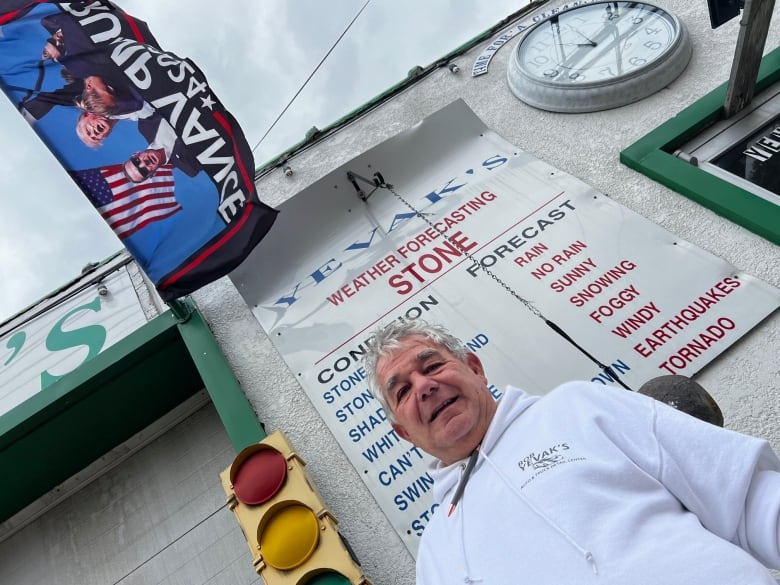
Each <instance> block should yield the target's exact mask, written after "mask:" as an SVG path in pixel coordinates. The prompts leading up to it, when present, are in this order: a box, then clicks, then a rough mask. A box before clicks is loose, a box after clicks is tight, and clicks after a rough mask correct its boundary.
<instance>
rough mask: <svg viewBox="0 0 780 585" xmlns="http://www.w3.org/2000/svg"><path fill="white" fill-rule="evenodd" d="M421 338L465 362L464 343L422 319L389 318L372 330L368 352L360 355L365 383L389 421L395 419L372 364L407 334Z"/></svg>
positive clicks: (391, 349) (441, 328)
mask: <svg viewBox="0 0 780 585" xmlns="http://www.w3.org/2000/svg"><path fill="white" fill-rule="evenodd" d="M412 336H417V337H423V338H425V339H427V340H429V341H432V342H433V343H435V344H437V345H440V346H442V347H444V348H445V349H447V350H448V351H449V352H450V353H451V354H452V355H453V356H455V357H456V358H457V359H459V360H461V361H466V354H467V351H466V346H465V345H464V344H463V342H462V341H461V340H460V339H458V338H457V337H455V336H454V335H452V333H450V332H449V331H447V329H446V328H445V327H443V326H442V325H436V324H433V323H428V322H426V321H424V320H422V319H415V320H411V321H391V322H390V323H388V324H387V325H384V326H383V327H380V328H378V329H377V330H376V331H374V332H373V334H372V337H371V341H370V343H369V347H368V351H366V353H365V355H364V356H363V367H364V368H365V370H366V375H367V376H368V383H369V387H370V388H371V390H372V391H373V392H374V396H375V397H376V399H377V400H378V401H379V403H380V404H381V405H382V408H384V409H385V413H386V414H387V418H388V419H389V420H390V421H393V420H395V417H394V415H393V411H392V410H391V409H390V407H389V405H388V403H387V396H385V389H384V388H383V387H380V385H379V381H378V380H377V375H376V366H377V363H378V362H379V360H380V359H381V358H383V357H386V356H388V355H389V354H391V353H392V352H393V351H395V350H396V349H398V348H400V347H401V345H402V344H401V342H402V341H403V340H404V339H406V338H407V337H412Z"/></svg>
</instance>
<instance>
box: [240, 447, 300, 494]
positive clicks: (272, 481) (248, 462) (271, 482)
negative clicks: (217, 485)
mask: <svg viewBox="0 0 780 585" xmlns="http://www.w3.org/2000/svg"><path fill="white" fill-rule="evenodd" d="M286 478H287V460H286V459H285V458H284V455H282V454H281V453H279V451H277V450H276V449H271V448H267V447H263V448H257V447H255V448H253V450H251V451H247V452H246V454H245V457H244V458H242V459H241V460H240V461H239V465H238V466H237V468H236V470H235V473H234V477H233V491H234V492H235V494H236V498H238V501H239V502H242V503H244V504H247V505H249V506H257V505H258V504H262V503H263V502H267V501H268V500H270V499H271V498H272V497H274V496H275V495H276V493H277V492H278V491H279V490H280V489H281V487H282V485H284V480H285V479H286Z"/></svg>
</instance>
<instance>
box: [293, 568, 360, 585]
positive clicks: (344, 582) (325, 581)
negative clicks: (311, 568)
mask: <svg viewBox="0 0 780 585" xmlns="http://www.w3.org/2000/svg"><path fill="white" fill-rule="evenodd" d="M301 585H351V584H350V581H349V579H347V578H346V577H345V576H344V575H342V574H341V573H334V572H333V571H327V572H325V573H318V574H316V575H314V576H313V577H312V578H311V579H309V580H307V581H304V582H303V583H302V584H301Z"/></svg>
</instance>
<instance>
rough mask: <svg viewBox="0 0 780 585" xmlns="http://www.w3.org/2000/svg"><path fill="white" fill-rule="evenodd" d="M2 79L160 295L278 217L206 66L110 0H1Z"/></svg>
mask: <svg viewBox="0 0 780 585" xmlns="http://www.w3.org/2000/svg"><path fill="white" fill-rule="evenodd" d="M0 86H1V87H2V89H3V92H4V93H5V94H6V95H7V96H8V98H9V99H10V100H11V102H12V103H13V104H14V106H15V107H16V108H17V109H18V110H19V112H20V114H21V115H22V116H24V118H25V119H26V120H27V121H28V122H29V123H30V125H31V126H32V128H33V130H34V131H35V132H36V133H37V134H38V136H39V137H40V138H41V140H43V142H44V143H45V144H46V145H47V146H48V148H49V150H51V152H52V153H53V154H54V156H55V157H56V158H57V160H59V162H60V163H61V164H62V166H63V167H64V168H65V169H66V170H67V171H68V173H69V174H70V176H71V177H72V178H73V180H74V182H75V183H76V185H78V187H79V188H80V189H81V191H83V193H84V194H85V195H86V197H87V199H88V200H89V201H90V202H91V203H92V205H93V206H94V207H95V208H96V209H97V210H98V212H99V213H100V214H101V215H102V217H103V218H104V220H105V221H106V222H107V223H108V225H109V226H110V227H111V229H112V230H113V231H114V232H115V233H116V234H117V236H118V237H119V238H120V239H121V240H122V242H123V244H124V245H125V246H126V247H127V249H128V250H129V251H130V253H131V254H132V255H133V256H134V257H135V258H136V260H137V261H138V263H139V264H140V265H141V267H142V268H143V269H144V271H145V272H146V273H147V275H148V276H149V278H151V280H152V281H153V282H154V283H155V286H156V287H157V290H158V291H159V292H160V295H161V296H162V298H163V299H164V300H166V301H169V300H172V299H175V298H177V297H180V296H182V295H185V294H188V293H190V292H192V291H194V290H197V289H198V288H200V287H201V286H203V285H205V284H208V283H209V282H212V281H213V280H216V279H217V278H219V277H221V276H224V275H225V274H227V273H228V272H230V271H231V270H232V269H233V268H235V267H236V266H238V265H239V264H240V263H241V261H242V260H243V259H244V258H245V257H246V256H247V254H249V252H251V250H252V249H253V248H254V247H255V246H256V245H257V243H258V242H259V241H260V240H261V239H262V238H263V237H264V236H265V234H266V233H267V232H268V230H269V229H270V228H271V226H272V225H273V223H274V220H275V219H276V214H277V211H276V210H275V209H272V208H271V207H269V206H267V205H265V204H264V203H262V202H261V201H260V200H259V198H258V196H257V192H256V190H255V183H254V159H253V157H252V151H251V149H250V148H249V145H248V144H247V141H246V139H245V137H244V135H243V132H242V131H241V128H240V127H239V125H238V123H237V122H236V121H235V120H234V118H233V116H231V114H230V113H229V112H228V111H227V110H226V109H225V108H224V106H223V105H222V103H221V102H220V101H219V99H218V98H217V97H216V96H215V95H214V93H213V92H212V90H211V88H210V87H209V84H208V82H207V80H206V77H205V75H204V74H203V73H202V72H201V71H200V69H199V68H198V67H197V66H196V65H195V64H194V63H193V62H192V61H190V60H189V59H186V58H181V57H178V56H176V55H174V54H173V53H170V52H168V51H165V50H163V49H162V48H160V46H159V45H158V43H157V41H156V40H155V38H154V36H153V35H152V33H151V32H150V31H149V29H148V27H147V25H146V23H144V22H142V21H140V20H138V19H136V18H134V17H132V16H131V15H129V14H127V13H126V12H124V11H123V10H121V9H120V8H119V7H118V6H116V5H115V4H113V3H111V2H109V1H108V0H93V1H82V2H49V1H46V0H3V1H2V4H0Z"/></svg>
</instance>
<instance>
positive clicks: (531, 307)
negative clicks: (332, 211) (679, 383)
mask: <svg viewBox="0 0 780 585" xmlns="http://www.w3.org/2000/svg"><path fill="white" fill-rule="evenodd" d="M375 185H376V187H378V188H384V189H387V190H388V191H390V193H392V194H393V195H394V196H395V198H396V199H398V200H399V201H400V202H401V203H403V204H404V205H405V206H406V207H408V208H409V209H410V210H411V211H412V212H413V213H414V214H415V215H416V216H417V217H419V218H420V219H421V220H423V221H424V222H425V223H426V224H428V226H430V227H431V228H433V229H434V230H435V231H436V232H437V233H438V234H439V235H440V236H441V237H442V238H444V239H445V240H446V241H447V242H449V243H450V244H452V245H453V246H455V248H457V249H458V250H459V251H460V253H461V254H463V255H464V256H465V257H466V258H468V259H469V260H471V261H472V262H473V263H474V264H476V265H477V266H478V267H479V268H480V269H481V270H482V271H483V272H484V273H485V274H487V275H488V276H489V277H490V278H492V279H493V280H495V281H496V282H497V283H498V284H499V285H500V286H501V287H502V288H503V289H504V290H506V291H507V292H508V293H509V294H510V295H512V296H513V297H514V298H515V299H517V300H518V301H520V302H521V303H523V305H525V307H526V308H527V309H528V310H529V311H531V313H533V314H534V316H536V317H538V318H540V319H541V320H542V321H544V322H545V323H546V324H547V325H548V326H549V327H550V328H551V329H552V330H553V331H555V332H556V333H558V334H559V335H560V336H561V337H563V338H564V339H565V340H566V341H568V342H569V343H571V344H572V345H573V346H574V347H576V348H577V349H578V350H580V351H581V352H582V353H583V354H584V355H585V356H586V357H588V358H589V359H590V360H591V361H592V362H593V363H595V364H596V365H597V366H599V367H600V368H601V369H602V370H603V371H604V372H605V373H607V375H609V376H611V377H612V378H613V379H614V380H615V381H616V382H617V383H618V384H620V385H621V386H622V387H623V388H625V389H626V390H631V388H629V387H628V386H627V385H626V384H625V383H624V382H623V381H622V380H621V379H620V378H619V377H618V375H617V372H615V371H614V370H613V369H612V368H611V367H610V366H608V365H605V364H603V363H601V362H600V361H599V360H598V358H596V357H595V356H593V355H591V354H590V353H589V352H588V351H587V350H586V349H585V348H584V347H582V346H581V345H579V344H578V343H577V342H576V341H574V339H572V338H571V337H570V336H569V335H568V334H567V333H566V332H565V331H564V330H563V329H561V328H560V327H559V326H558V325H556V324H555V323H553V322H552V321H550V320H549V319H548V318H547V317H545V316H544V315H543V314H542V312H541V311H540V310H539V309H537V308H536V307H535V306H534V305H533V303H531V301H529V300H527V299H524V298H523V297H521V296H520V295H519V294H518V293H517V292H516V291H515V290H514V289H513V288H512V287H510V286H509V285H508V284H507V283H506V282H504V281H503V280H502V279H501V278H500V277H499V276H497V275H496V274H494V273H493V272H492V271H491V270H490V269H489V268H487V267H486V266H483V265H482V263H481V262H480V261H479V260H477V259H476V258H475V257H474V256H473V255H472V254H469V253H468V252H467V251H466V249H465V248H464V247H463V246H461V245H460V244H459V243H458V242H456V241H455V240H453V239H452V238H450V237H449V236H448V235H446V234H445V233H444V231H443V230H441V229H439V228H438V227H437V226H436V224H434V223H433V222H432V221H431V220H430V219H428V217H427V214H425V213H423V212H422V211H419V210H417V209H416V208H415V207H414V206H413V205H412V204H411V203H409V202H408V201H407V200H406V199H404V198H403V197H402V196H401V195H400V194H399V193H397V192H396V190H395V189H394V188H393V186H392V185H391V184H389V183H386V182H385V181H384V180H383V179H381V175H380V179H378V180H377V182H376V183H375Z"/></svg>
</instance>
